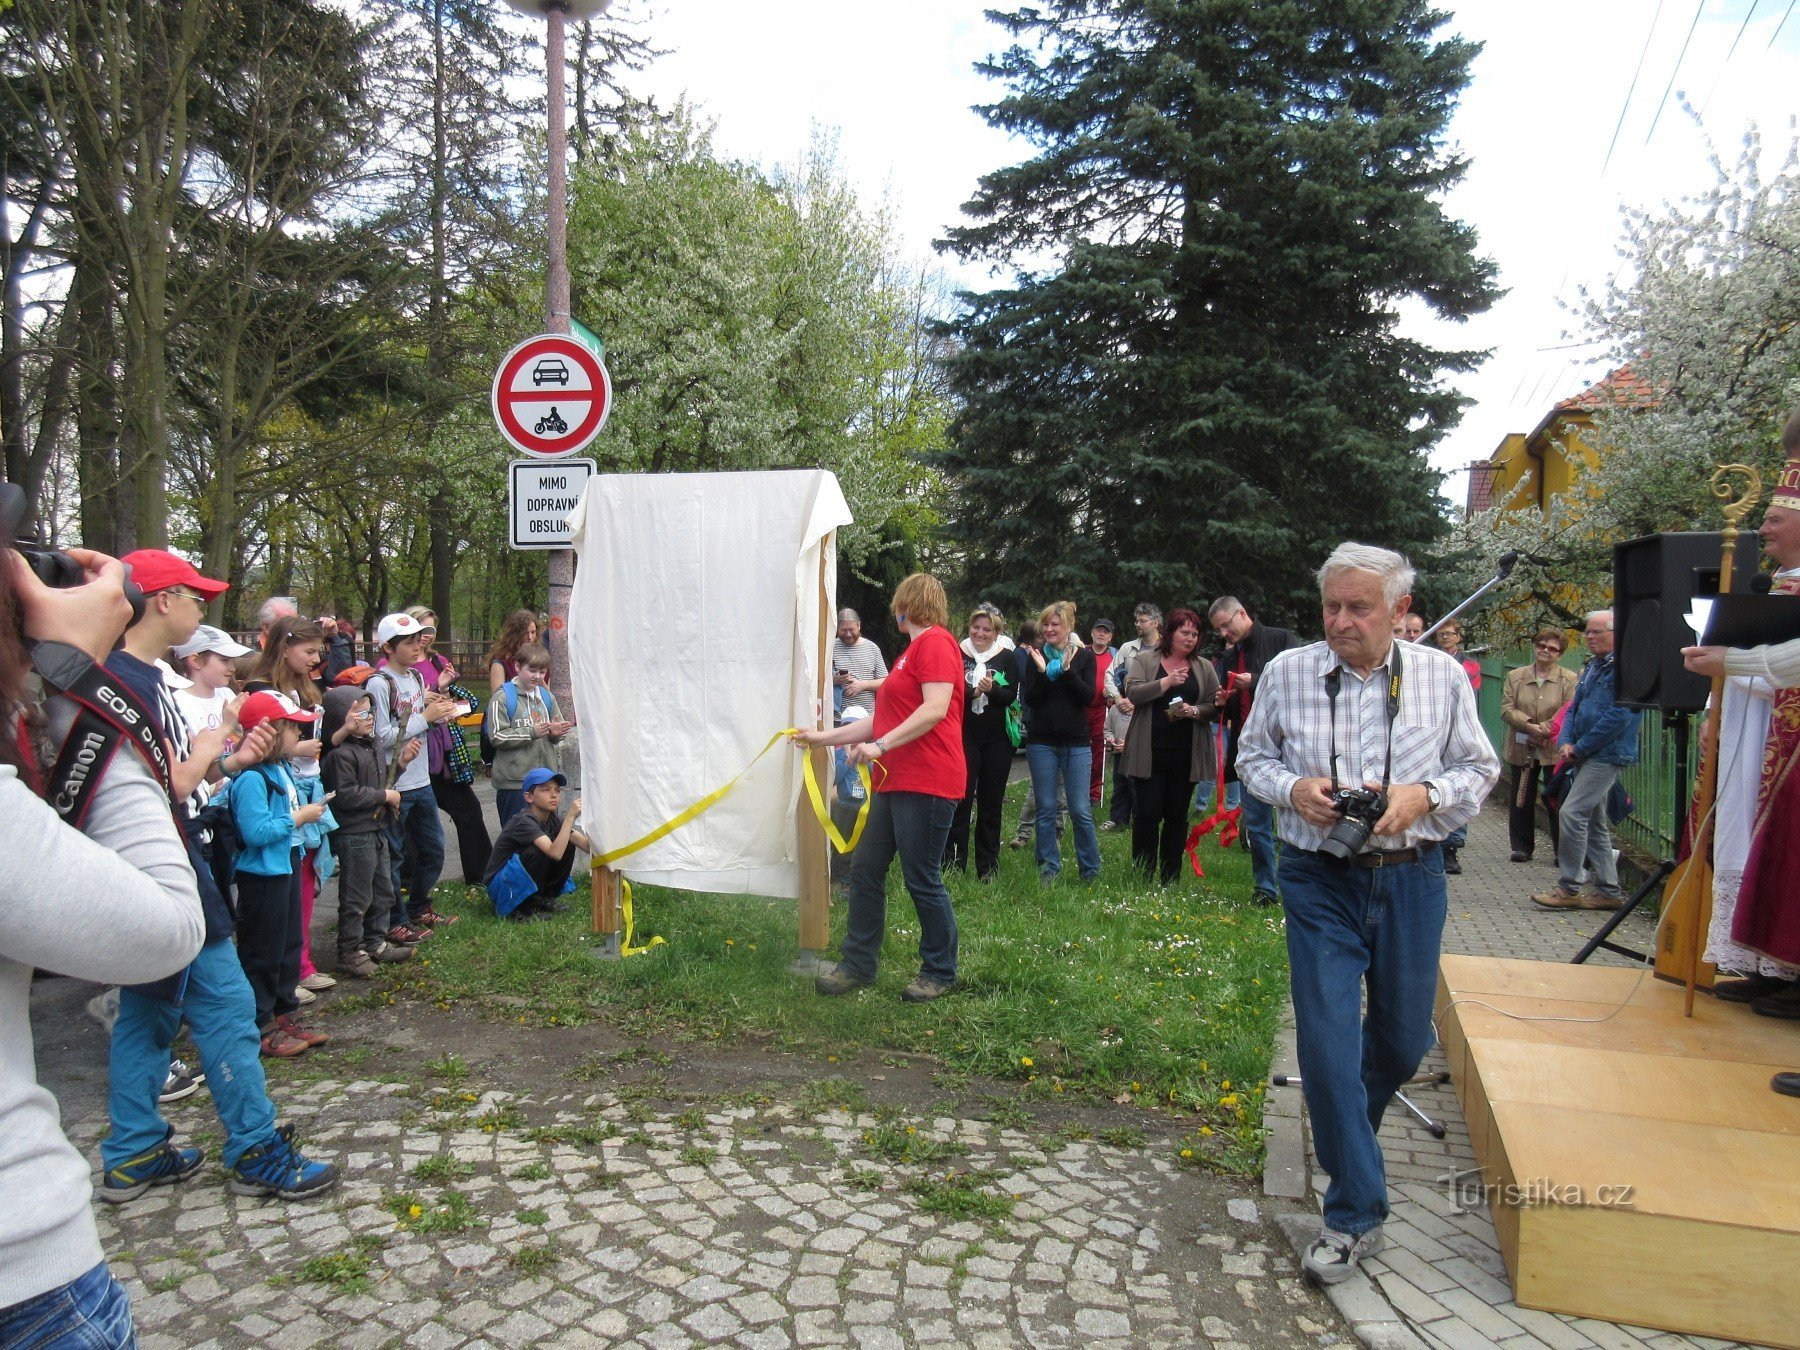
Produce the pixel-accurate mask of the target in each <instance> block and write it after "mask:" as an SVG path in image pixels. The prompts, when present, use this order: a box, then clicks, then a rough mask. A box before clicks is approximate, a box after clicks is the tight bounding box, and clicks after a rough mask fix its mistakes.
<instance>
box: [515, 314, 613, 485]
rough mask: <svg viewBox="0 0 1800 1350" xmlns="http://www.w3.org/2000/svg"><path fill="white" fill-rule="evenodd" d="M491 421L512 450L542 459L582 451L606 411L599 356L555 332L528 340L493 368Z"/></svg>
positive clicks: (607, 394)
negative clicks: (492, 417)
mask: <svg viewBox="0 0 1800 1350" xmlns="http://www.w3.org/2000/svg"><path fill="white" fill-rule="evenodd" d="M493 402H494V421H495V423H496V424H497V425H498V426H499V428H500V434H501V435H502V436H504V437H506V439H507V440H508V441H509V442H510V443H511V444H512V445H513V446H514V447H516V448H517V449H519V450H521V451H523V452H524V453H525V454H528V455H536V456H538V457H539V458H542V459H554V458H556V457H557V456H559V455H572V454H574V453H575V452H576V451H577V450H581V449H584V448H585V447H586V446H587V445H588V444H589V442H591V441H592V440H593V439H594V437H595V436H597V435H599V434H600V428H601V427H603V426H604V425H606V415H607V413H608V412H610V411H611V410H612V380H611V378H610V377H609V376H608V375H607V373H606V367H605V365H604V364H602V363H601V361H600V358H599V357H597V356H595V355H594V353H593V352H592V351H590V350H589V349H588V348H587V347H584V346H582V344H581V343H579V342H577V341H575V339H574V338H571V337H565V336H563V335H562V334H561V333H544V334H541V335H540V336H538V337H534V338H528V339H526V340H525V341H524V342H521V343H520V344H519V345H518V346H516V347H514V348H513V349H512V350H511V351H510V352H508V353H507V354H506V359H505V360H504V361H502V362H501V363H500V369H499V370H497V371H495V372H494V394H493Z"/></svg>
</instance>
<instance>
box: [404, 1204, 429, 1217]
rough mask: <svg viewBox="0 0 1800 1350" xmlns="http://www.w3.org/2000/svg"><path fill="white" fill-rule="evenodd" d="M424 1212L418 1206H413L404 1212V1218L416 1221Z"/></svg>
mask: <svg viewBox="0 0 1800 1350" xmlns="http://www.w3.org/2000/svg"><path fill="white" fill-rule="evenodd" d="M424 1212H425V1211H424V1210H423V1209H421V1208H420V1207H419V1206H418V1205H414V1206H412V1207H411V1208H410V1209H408V1210H407V1211H406V1217H407V1218H409V1219H416V1218H418V1217H419V1216H420V1215H421V1214H423V1213H424Z"/></svg>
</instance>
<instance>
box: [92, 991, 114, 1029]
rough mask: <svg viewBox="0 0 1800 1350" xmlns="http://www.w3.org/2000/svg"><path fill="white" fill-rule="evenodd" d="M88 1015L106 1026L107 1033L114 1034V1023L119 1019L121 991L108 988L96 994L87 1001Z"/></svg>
mask: <svg viewBox="0 0 1800 1350" xmlns="http://www.w3.org/2000/svg"><path fill="white" fill-rule="evenodd" d="M87 1015H88V1016H89V1017H91V1018H93V1019H94V1020H95V1021H96V1022H98V1023H99V1024H100V1025H101V1026H103V1027H105V1028H106V1034H107V1035H108V1036H110V1035H112V1029H113V1023H114V1022H116V1021H118V1020H119V991H118V990H117V989H107V990H104V991H103V992H101V993H98V994H95V995H94V996H93V997H92V998H90V999H89V1000H88V1001H87Z"/></svg>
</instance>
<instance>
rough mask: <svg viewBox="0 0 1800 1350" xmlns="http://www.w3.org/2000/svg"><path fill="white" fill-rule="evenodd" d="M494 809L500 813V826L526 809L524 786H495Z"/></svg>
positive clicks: (503, 825) (503, 827) (504, 826)
mask: <svg viewBox="0 0 1800 1350" xmlns="http://www.w3.org/2000/svg"><path fill="white" fill-rule="evenodd" d="M494 809H495V810H496V811H498V812H499V813H500V828H501V829H503V830H504V829H505V828H506V823H507V822H508V821H509V820H511V819H512V818H513V817H514V816H516V815H518V814H519V812H521V811H523V810H524V809H525V790H524V789H523V788H495V789H494Z"/></svg>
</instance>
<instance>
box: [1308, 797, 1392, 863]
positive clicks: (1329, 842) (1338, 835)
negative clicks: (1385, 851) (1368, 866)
mask: <svg viewBox="0 0 1800 1350" xmlns="http://www.w3.org/2000/svg"><path fill="white" fill-rule="evenodd" d="M1331 804H1332V805H1333V806H1334V807H1336V808H1337V813H1338V814H1339V815H1340V816H1342V817H1343V819H1342V820H1340V821H1338V823H1337V824H1335V825H1333V826H1332V827H1331V833H1330V834H1328V835H1326V836H1325V842H1324V843H1322V844H1320V845H1319V847H1320V849H1322V850H1323V851H1324V852H1325V853H1327V854H1329V855H1330V856H1331V857H1333V858H1336V859H1337V860H1338V861H1339V862H1348V861H1349V860H1350V859H1351V858H1353V857H1355V856H1356V855H1357V854H1358V853H1361V852H1362V848H1363V845H1364V844H1366V843H1368V842H1369V835H1370V834H1371V833H1372V832H1373V831H1374V829H1375V822H1376V821H1378V820H1380V819H1381V818H1382V817H1383V816H1385V815H1386V814H1387V809H1388V799H1387V793H1385V792H1382V791H1381V790H1380V789H1378V788H1339V789H1338V790H1337V791H1335V792H1333V793H1332V794H1331Z"/></svg>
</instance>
